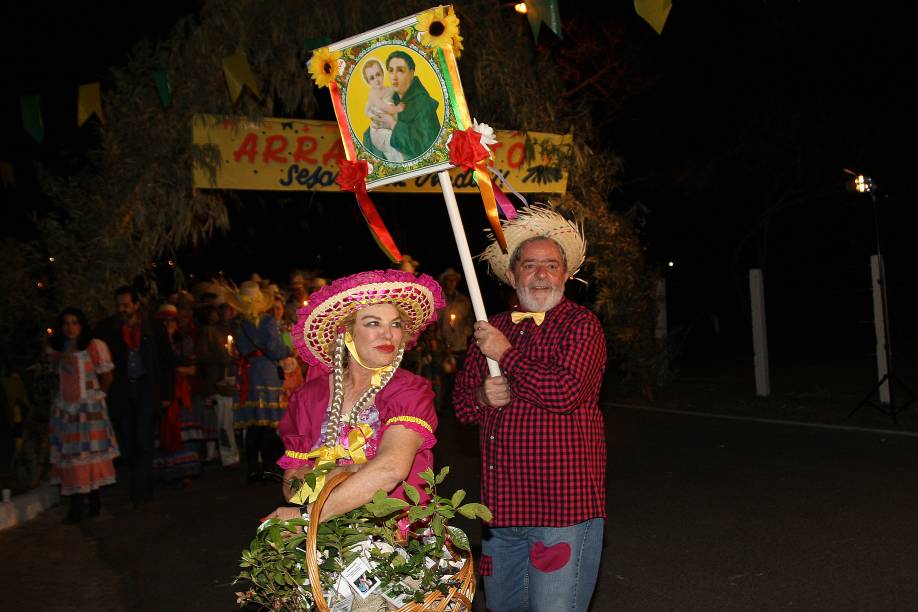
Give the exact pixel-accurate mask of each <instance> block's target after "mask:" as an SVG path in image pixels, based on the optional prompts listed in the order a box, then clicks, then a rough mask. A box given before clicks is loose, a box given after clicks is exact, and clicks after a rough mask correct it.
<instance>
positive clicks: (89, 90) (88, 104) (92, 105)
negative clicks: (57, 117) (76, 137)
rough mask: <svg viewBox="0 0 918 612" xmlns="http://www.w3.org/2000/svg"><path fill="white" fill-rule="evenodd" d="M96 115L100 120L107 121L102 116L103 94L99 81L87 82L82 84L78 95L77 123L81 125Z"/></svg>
mask: <svg viewBox="0 0 918 612" xmlns="http://www.w3.org/2000/svg"><path fill="white" fill-rule="evenodd" d="M93 115H95V116H96V117H98V118H99V121H101V122H102V123H105V119H104V118H103V117H102V95H101V93H100V89H99V83H98V82H96V83H86V84H85V85H80V89H79V92H78V95H77V125H78V126H81V125H83V124H84V123H86V122H87V121H89V118H90V117H92V116H93Z"/></svg>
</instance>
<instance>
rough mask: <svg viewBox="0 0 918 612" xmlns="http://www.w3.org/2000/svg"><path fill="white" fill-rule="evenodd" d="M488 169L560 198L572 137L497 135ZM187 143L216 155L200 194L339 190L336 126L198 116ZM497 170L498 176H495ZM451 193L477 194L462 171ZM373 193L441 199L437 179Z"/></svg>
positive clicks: (501, 179) (201, 176) (198, 173)
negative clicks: (207, 191)
mask: <svg viewBox="0 0 918 612" xmlns="http://www.w3.org/2000/svg"><path fill="white" fill-rule="evenodd" d="M496 135H497V141H498V142H497V143H496V144H492V145H490V147H491V150H492V151H493V152H494V159H493V160H492V161H491V162H490V163H489V167H490V168H492V176H497V178H496V179H495V182H496V183H497V184H499V185H501V186H502V187H505V189H507V190H508V191H509V190H510V189H511V187H506V186H505V183H506V184H508V185H510V186H512V188H513V189H515V190H516V191H518V192H521V193H547V194H563V193H564V192H565V191H566V189H567V170H566V164H565V163H564V161H565V159H566V158H567V156H568V155H569V154H570V150H571V146H570V145H571V136H570V135H569V134H568V135H561V134H550V133H546V132H526V133H523V132H515V131H510V130H496ZM193 139H194V143H195V144H197V145H213V146H216V147H217V148H218V149H219V150H220V157H221V160H222V161H221V164H220V168H219V170H218V172H217V175H216V177H214V178H215V182H214V183H211V180H210V175H209V173H208V172H206V171H205V170H204V169H203V168H200V167H198V168H195V171H194V186H195V187H197V188H199V189H212V188H215V189H254V190H272V191H303V190H313V191H340V189H339V188H338V185H337V184H336V183H335V179H336V178H337V176H338V159H339V158H342V157H344V150H343V146H342V144H341V135H340V133H339V131H338V125H337V123H335V122H334V121H313V120H303V119H278V118H265V119H264V120H263V121H262V122H260V123H252V122H249V121H247V120H245V119H222V118H220V117H217V116H215V115H197V116H196V117H195V120H194V128H193ZM495 171H496V173H497V174H496V175H495V174H494V172H495ZM450 178H451V179H452V185H453V189H454V190H455V191H457V192H459V193H478V188H477V186H476V185H475V182H474V180H473V173H472V171H470V170H469V169H467V168H454V169H453V170H452V171H450ZM375 191H380V192H398V193H439V192H440V187H439V178H438V176H437V175H436V174H433V175H431V174H426V175H423V176H417V177H413V178H407V179H402V180H399V181H396V182H393V183H387V184H385V185H382V186H379V187H377V188H376V189H375Z"/></svg>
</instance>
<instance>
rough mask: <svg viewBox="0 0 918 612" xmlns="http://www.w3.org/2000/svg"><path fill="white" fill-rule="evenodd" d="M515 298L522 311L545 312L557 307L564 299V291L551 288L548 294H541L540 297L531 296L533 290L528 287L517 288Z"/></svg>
mask: <svg viewBox="0 0 918 612" xmlns="http://www.w3.org/2000/svg"><path fill="white" fill-rule="evenodd" d="M516 297H517V298H519V300H520V306H521V307H522V308H523V309H524V310H528V311H531V312H547V311H549V310H551V309H552V308H554V307H555V306H557V305H558V304H559V303H560V302H561V298H563V297H564V291H562V290H560V289H558V288H557V287H554V286H553V287H552V288H551V291H550V292H548V293H543V296H542V297H536V296H535V295H533V290H532V289H530V288H529V287H523V286H520V287H517V290H516Z"/></svg>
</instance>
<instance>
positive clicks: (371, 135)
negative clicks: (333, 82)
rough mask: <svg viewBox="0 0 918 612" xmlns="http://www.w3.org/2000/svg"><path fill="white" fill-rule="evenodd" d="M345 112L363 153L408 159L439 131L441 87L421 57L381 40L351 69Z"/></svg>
mask: <svg viewBox="0 0 918 612" xmlns="http://www.w3.org/2000/svg"><path fill="white" fill-rule="evenodd" d="M347 113H348V120H349V122H350V124H351V128H352V130H353V133H354V136H355V139H356V140H359V144H360V145H363V147H364V148H365V149H366V151H367V153H369V154H370V155H371V156H373V157H375V158H376V159H378V160H382V161H388V162H410V161H412V160H414V159H417V158H419V157H422V156H424V155H425V154H426V153H427V152H428V151H429V150H430V149H431V147H432V146H433V145H434V144H435V143H436V142H437V139H438V136H439V135H440V128H441V126H442V125H443V115H444V100H443V92H442V86H441V83H440V80H439V78H438V77H437V73H436V72H435V71H434V69H433V67H432V66H431V64H430V63H429V62H428V61H427V59H426V58H425V57H424V56H422V55H421V54H419V53H417V52H415V51H414V50H413V49H410V48H408V47H405V46H402V45H384V46H382V47H377V48H376V49H374V50H373V51H371V52H369V53H367V54H366V55H364V56H363V57H362V58H361V59H360V61H359V62H358V63H357V66H356V68H355V70H354V71H353V72H352V73H351V75H350V79H349V81H348V84H347ZM358 146H359V145H358Z"/></svg>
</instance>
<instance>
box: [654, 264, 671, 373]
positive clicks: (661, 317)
mask: <svg viewBox="0 0 918 612" xmlns="http://www.w3.org/2000/svg"><path fill="white" fill-rule="evenodd" d="M653 335H654V337H655V338H656V339H657V350H659V351H661V352H662V353H663V355H667V352H666V338H667V336H668V335H669V323H668V322H667V318H666V279H665V278H661V279H659V280H657V326H656V329H655V330H654V334H653ZM668 378H669V359H668V358H666V357H664V359H663V361H662V363H660V370H659V371H658V372H657V384H660V385H662V384H665V383H666V381H667V380H668Z"/></svg>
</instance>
